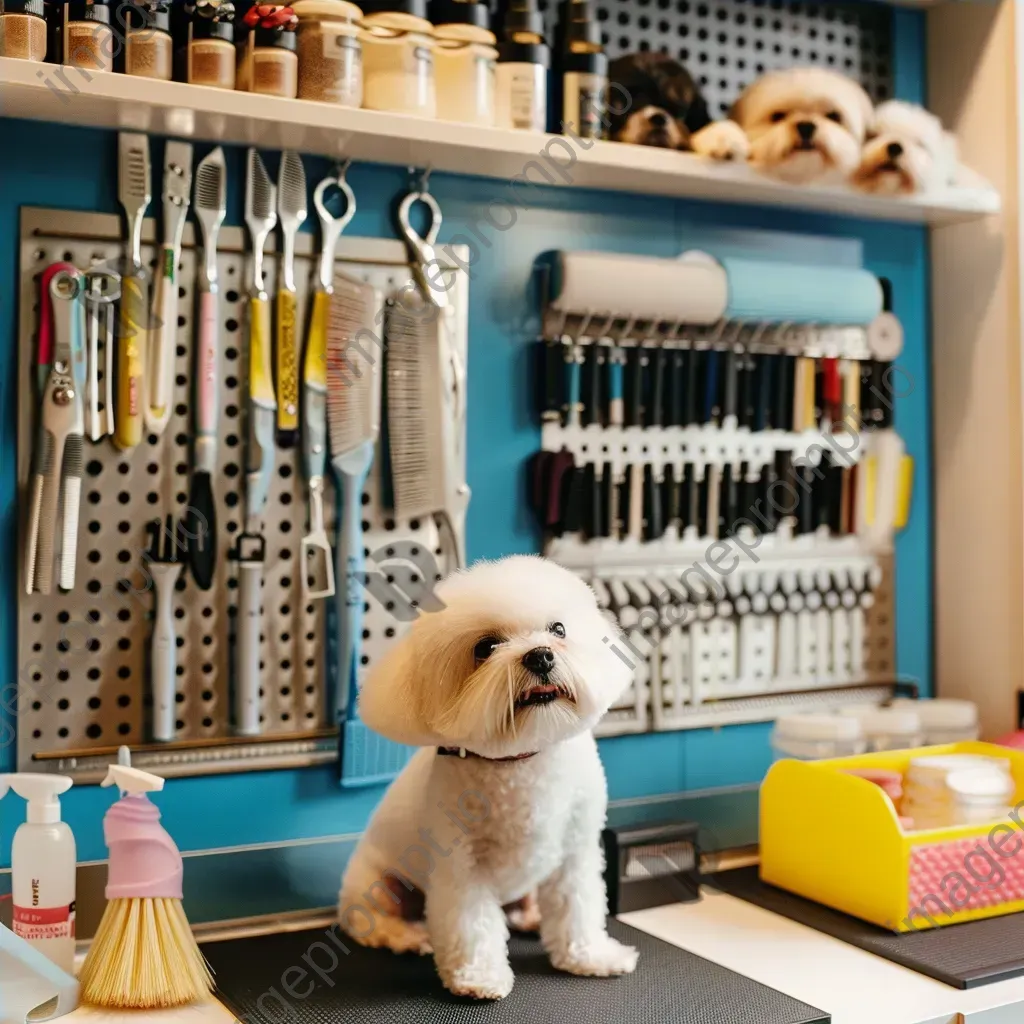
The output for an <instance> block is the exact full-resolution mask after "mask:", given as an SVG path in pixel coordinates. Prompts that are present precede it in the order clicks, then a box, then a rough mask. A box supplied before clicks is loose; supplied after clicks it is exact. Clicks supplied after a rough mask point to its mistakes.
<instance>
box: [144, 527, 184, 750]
mask: <svg viewBox="0 0 1024 1024" xmlns="http://www.w3.org/2000/svg"><path fill="white" fill-rule="evenodd" d="M149 532H150V536H151V537H152V543H151V545H150V549H149V551H148V552H147V562H148V565H149V574H150V576H152V577H153V589H154V592H155V595H156V598H155V599H156V608H155V610H154V613H153V637H152V640H151V643H150V672H151V673H152V679H153V739H154V740H157V741H158V742H160V743H169V742H170V741H171V740H173V739H174V737H175V722H176V719H177V709H176V705H175V699H176V693H175V678H176V668H177V651H178V646H177V640H176V636H175V630H174V587H175V584H176V583H177V582H178V580H179V579H180V578H181V570H182V561H183V559H184V557H185V549H186V545H185V538H184V536H183V534H182V527H181V524H180V523H175V520H174V516H171V515H168V517H167V523H166V526H164V524H163V523H161V521H160V520H159V519H156V520H154V521H153V522H152V523H150V524H149ZM161 533H163V540H164V543H163V550H162V551H161V548H160V534H161Z"/></svg>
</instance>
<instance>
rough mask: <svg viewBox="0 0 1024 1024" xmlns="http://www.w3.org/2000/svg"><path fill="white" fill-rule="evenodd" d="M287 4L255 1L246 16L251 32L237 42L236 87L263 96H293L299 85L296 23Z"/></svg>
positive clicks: (289, 97) (292, 97) (291, 97)
mask: <svg viewBox="0 0 1024 1024" xmlns="http://www.w3.org/2000/svg"><path fill="white" fill-rule="evenodd" d="M298 20H299V19H298V18H296V17H295V13H294V11H292V9H291V8H290V7H281V6H278V5H275V4H256V5H255V6H254V7H252V8H250V9H249V11H248V12H247V13H246V15H245V22H246V24H247V26H248V27H249V29H250V31H249V34H248V36H247V37H246V40H245V42H244V43H242V44H240V45H237V46H236V50H237V52H238V67H237V71H236V76H235V87H236V88H237V89H242V90H244V91H246V92H256V93H260V94H261V95H263V96H281V97H284V98H285V99H294V98H295V96H296V94H297V93H298V88H299V67H298V65H299V58H298V56H297V54H296V49H297V43H296V39H295V26H296V25H297V23H298Z"/></svg>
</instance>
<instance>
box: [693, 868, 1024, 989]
mask: <svg viewBox="0 0 1024 1024" xmlns="http://www.w3.org/2000/svg"><path fill="white" fill-rule="evenodd" d="M708 882H709V884H710V885H713V886H714V887H715V888H716V889H719V890H720V891H722V892H726V893H728V894H729V895H731V896H736V897H737V898H739V899H741V900H746V901H747V902H749V903H753V904H755V905H756V906H758V907H763V908H764V909H765V910H770V911H772V913H775V914H781V915H782V916H783V917H788V918H789V919H790V920H791V921H797V922H799V923H800V924H804V925H807V926H808V927H810V928H814V929H816V930H817V931H820V932H824V933H825V934H826V935H832V936H834V937H835V938H837V939H841V940H842V941H843V942H848V943H850V945H852V946H857V947H859V948H860V949H865V950H867V951H868V952H869V953H874V954H875V955H876V956H880V957H884V958H885V959H886V960H891V961H892V962H893V963H897V964H900V965H901V966H903V967H909V968H910V969H911V970H913V971H918V972H919V973H921V974H924V975H927V976H928V977H929V978H934V979H935V980H936V981H941V982H943V983H944V984H946V985H952V986H953V987H954V988H959V989H968V988H974V987H975V986H977V985H987V984H991V983H993V982H999V981H1007V980H1008V979H1010V978H1017V977H1020V976H1022V975H1024V914H1007V915H1005V916H1004V917H990V918H987V919H986V920H984V921H970V922H967V923H965V924H955V925H950V926H948V927H946V928H931V929H928V930H926V931H920V932H908V933H906V934H902V935H897V934H895V933H893V932H889V931H886V930H885V929H884V928H879V927H878V926H877V925H873V924H869V923H868V922H867V921H861V920H859V919H858V918H856V917H850V916H849V915H848V914H843V913H841V912H840V911H838V910H832V909H831V908H829V907H825V906H822V905H821V904H820V903H814V902H813V901H811V900H806V899H804V898H803V897H802V896H796V895H794V894H793V893H790V892H786V891H785V890H784V889H777V888H776V887H775V886H773V885H768V884H766V883H765V882H762V881H761V879H760V877H759V875H758V872H757V868H756V867H754V868H742V869H740V870H738V871H726V872H723V873H722V874H719V875H715V876H713V877H712V878H711V879H709V880H708Z"/></svg>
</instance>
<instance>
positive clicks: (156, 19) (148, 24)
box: [118, 0, 174, 82]
mask: <svg viewBox="0 0 1024 1024" xmlns="http://www.w3.org/2000/svg"><path fill="white" fill-rule="evenodd" d="M118 17H119V18H122V19H123V20H124V26H125V42H124V71H125V74H127V75H134V76H135V77H137V78H159V79H161V80H163V81H165V82H167V81H170V78H171V73H172V69H173V60H172V58H173V51H174V47H173V45H172V43H171V12H170V4H168V3H162V2H151V0H144V2H140V0H134V2H133V3H130V4H129V3H123V4H122V5H121V7H120V8H119V10H118Z"/></svg>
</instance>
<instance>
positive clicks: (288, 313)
mask: <svg viewBox="0 0 1024 1024" xmlns="http://www.w3.org/2000/svg"><path fill="white" fill-rule="evenodd" d="M277 184H278V187H277V213H278V220H279V222H280V225H281V237H282V239H283V240H284V253H283V255H282V257H281V279H280V281H279V283H278V287H277V443H278V444H279V445H280V446H281V447H282V448H292V447H294V445H295V441H296V439H297V438H298V436H299V353H298V347H297V335H296V333H295V236H296V234H298V231H299V228H300V227H302V224H303V221H305V219H306V171H305V168H304V167H303V166H302V157H300V156H299V154H298V153H296V152H294V151H292V150H286V151H285V152H284V153H282V154H281V169H280V172H279V174H278V182H277Z"/></svg>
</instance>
